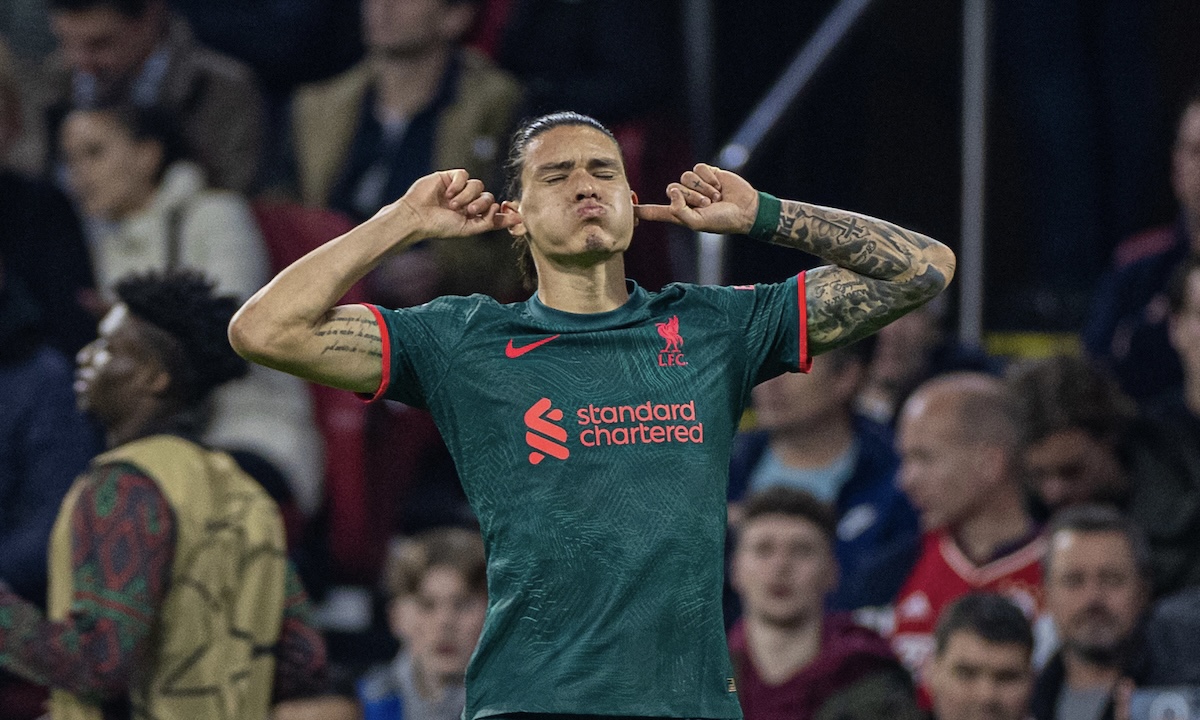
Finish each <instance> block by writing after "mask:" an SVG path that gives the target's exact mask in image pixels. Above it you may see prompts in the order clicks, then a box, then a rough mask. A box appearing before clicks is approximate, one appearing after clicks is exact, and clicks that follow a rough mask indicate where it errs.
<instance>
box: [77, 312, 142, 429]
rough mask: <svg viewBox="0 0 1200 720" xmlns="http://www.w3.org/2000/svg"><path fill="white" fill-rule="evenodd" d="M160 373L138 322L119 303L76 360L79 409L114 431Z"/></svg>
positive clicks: (105, 318)
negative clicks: (134, 401) (95, 336)
mask: <svg viewBox="0 0 1200 720" xmlns="http://www.w3.org/2000/svg"><path fill="white" fill-rule="evenodd" d="M159 369H160V364H159V362H158V360H157V358H155V356H154V355H153V353H152V352H151V351H150V350H149V349H148V347H147V346H146V343H145V340H144V339H143V337H142V333H141V328H140V327H139V323H138V321H137V320H136V319H135V318H134V317H133V316H132V315H130V314H129V309H128V308H127V307H125V305H124V304H122V303H118V304H117V305H116V306H114V307H113V309H112V310H110V311H109V312H108V314H107V315H105V316H104V319H103V320H101V321H100V332H99V336H98V337H97V338H96V339H95V340H93V341H92V342H90V343H88V344H87V345H86V346H84V348H83V349H82V350H80V351H79V355H78V356H77V357H76V370H75V385H74V389H75V402H76V405H77V406H78V407H79V409H80V410H81V411H83V412H86V413H89V414H91V415H92V416H93V417H95V418H96V419H97V420H99V421H100V422H101V423H102V424H103V425H104V426H106V427H113V426H115V425H116V424H118V423H119V422H120V419H121V418H122V417H123V416H124V414H125V413H126V412H128V410H129V409H130V406H131V404H132V400H133V399H134V398H135V397H137V396H139V395H140V391H141V390H143V389H145V388H146V387H147V385H146V383H147V382H148V381H149V380H151V377H150V376H151V375H152V374H153V373H155V372H158V371H159Z"/></svg>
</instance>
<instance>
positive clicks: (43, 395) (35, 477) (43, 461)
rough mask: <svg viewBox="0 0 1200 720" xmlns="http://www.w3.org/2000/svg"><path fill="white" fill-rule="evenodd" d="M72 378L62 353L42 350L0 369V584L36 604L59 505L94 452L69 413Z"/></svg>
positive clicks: (80, 421) (82, 425)
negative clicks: (2, 581)
mask: <svg viewBox="0 0 1200 720" xmlns="http://www.w3.org/2000/svg"><path fill="white" fill-rule="evenodd" d="M73 374H74V373H73V369H72V367H71V364H70V363H69V362H67V359H66V358H65V357H63V355H62V353H60V352H58V351H57V350H54V349H52V348H50V347H47V346H42V347H40V348H38V349H37V350H35V351H33V353H32V354H30V355H27V356H26V357H24V358H22V359H20V360H14V361H11V362H0V398H3V401H0V548H3V552H0V579H3V580H4V581H5V582H7V583H8V584H9V586H10V587H11V588H12V589H13V591H14V592H16V593H17V594H18V595H20V596H22V597H24V598H25V599H27V600H29V601H30V602H34V603H37V604H39V605H41V604H43V603H44V602H45V595H46V549H47V545H48V543H49V540H50V528H51V526H52V525H53V524H54V518H55V517H56V516H57V515H58V508H59V505H60V504H61V503H62V499H63V496H65V495H66V494H67V489H68V488H70V487H71V483H72V482H73V481H74V480H75V477H76V476H77V475H79V473H80V472H82V471H83V469H84V468H85V467H86V466H87V463H88V461H89V460H91V458H92V456H93V455H94V454H96V453H97V452H98V451H99V450H100V443H99V441H98V435H97V434H96V433H95V432H94V431H93V429H92V427H91V426H90V425H89V424H88V423H87V421H86V420H85V419H84V418H83V416H81V415H80V413H79V412H78V411H77V410H76V409H75V395H74V393H73V392H72V390H71V384H72V381H73Z"/></svg>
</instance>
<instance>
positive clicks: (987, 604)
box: [933, 592, 1033, 657]
mask: <svg viewBox="0 0 1200 720" xmlns="http://www.w3.org/2000/svg"><path fill="white" fill-rule="evenodd" d="M958 632H969V633H971V634H972V635H978V636H979V637H981V638H983V639H984V640H986V641H987V642H989V643H993V644H996V645H1020V646H1021V647H1022V648H1024V649H1025V651H1026V653H1027V654H1032V653H1033V628H1032V626H1031V625H1030V623H1029V618H1027V617H1025V613H1023V612H1021V609H1020V608H1018V607H1017V606H1016V605H1015V604H1013V601H1012V600H1009V599H1008V598H1006V597H1004V596H1003V595H999V594H997V593H990V592H972V593H967V594H966V595H963V596H961V597H959V598H958V599H956V600H955V601H954V602H952V603H950V604H949V605H947V606H946V608H945V609H944V610H942V614H941V616H940V617H939V618H938V622H937V628H936V629H935V630H934V633H933V637H934V651H935V652H936V654H937V656H938V657H941V655H942V653H944V652H945V651H946V647H947V646H948V645H949V644H950V638H951V637H953V636H954V634H955V633H958Z"/></svg>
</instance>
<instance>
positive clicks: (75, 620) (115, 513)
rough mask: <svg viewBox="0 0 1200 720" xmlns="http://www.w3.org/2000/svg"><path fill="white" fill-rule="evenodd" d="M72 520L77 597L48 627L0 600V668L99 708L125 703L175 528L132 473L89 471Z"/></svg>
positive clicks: (146, 483) (126, 469)
mask: <svg viewBox="0 0 1200 720" xmlns="http://www.w3.org/2000/svg"><path fill="white" fill-rule="evenodd" d="M89 479H90V482H91V485H90V486H89V487H87V488H86V489H84V491H83V492H82V493H81V494H80V497H79V500H78V503H77V504H76V506H75V511H74V513H73V514H72V516H71V534H72V545H71V554H72V557H71V564H72V567H73V568H74V582H75V595H74V598H73V599H72V602H71V610H70V614H69V615H68V616H67V618H66V619H65V620H63V621H61V622H50V621H49V620H47V619H46V617H45V616H44V615H43V614H42V612H41V611H40V610H39V609H37V608H36V607H34V606H33V605H30V604H29V603H26V602H25V601H23V600H21V599H20V598H18V597H16V596H15V595H12V594H11V593H4V592H0V667H5V668H7V669H9V670H12V671H13V672H15V673H17V674H18V675H22V676H24V677H25V678H27V679H29V680H32V681H34V682H36V683H39V684H43V685H48V686H50V687H55V688H60V689H63V690H67V691H69V692H72V693H75V694H78V695H80V696H83V697H87V698H90V699H93V700H96V701H101V700H106V699H110V698H114V697H118V696H120V695H123V694H124V693H125V692H127V691H128V688H129V679H130V676H131V674H132V672H133V670H134V668H135V666H136V664H137V662H138V660H139V658H140V657H141V656H142V654H143V653H144V651H145V648H146V647H147V643H148V642H149V640H150V632H151V629H152V626H153V622H154V617H155V615H156V613H157V610H158V606H159V603H160V602H161V601H162V597H163V596H164V595H165V593H166V588H167V583H168V581H169V578H170V570H171V558H172V557H173V554H174V548H175V519H174V515H173V513H172V512H171V509H170V506H168V505H167V502H166V499H165V498H164V497H163V495H162V493H161V492H160V491H159V489H158V486H157V485H155V484H154V481H153V480H151V479H150V478H147V477H145V476H144V475H142V474H141V473H140V471H138V470H137V469H136V468H134V467H132V466H129V465H110V466H104V467H102V468H99V469H97V470H94V471H93V474H92V475H91V476H90V478H89Z"/></svg>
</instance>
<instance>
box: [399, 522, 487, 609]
mask: <svg viewBox="0 0 1200 720" xmlns="http://www.w3.org/2000/svg"><path fill="white" fill-rule="evenodd" d="M435 567H447V568H450V569H451V570H454V571H455V572H457V573H458V574H459V575H460V576H461V577H462V580H463V584H464V585H466V586H467V589H468V590H469V591H470V592H472V593H478V594H484V593H486V592H487V559H486V557H485V556H484V550H483V540H482V539H481V538H480V537H479V532H478V531H475V530H467V529H465V528H460V527H440V528H433V529H432V530H426V531H424V532H422V533H418V534H417V535H414V536H413V537H411V538H404V539H401V540H398V541H396V542H395V543H393V545H392V547H391V549H390V551H389V553H388V559H387V564H386V567H385V568H384V573H383V585H384V592H385V593H386V594H387V597H388V599H395V598H401V597H409V596H411V595H415V594H416V593H417V592H418V591H419V590H420V588H421V581H422V580H423V579H424V578H425V574H426V573H428V572H429V570H430V569H432V568H435Z"/></svg>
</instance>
